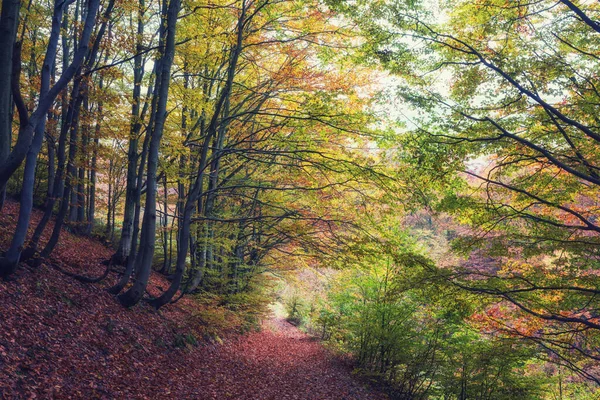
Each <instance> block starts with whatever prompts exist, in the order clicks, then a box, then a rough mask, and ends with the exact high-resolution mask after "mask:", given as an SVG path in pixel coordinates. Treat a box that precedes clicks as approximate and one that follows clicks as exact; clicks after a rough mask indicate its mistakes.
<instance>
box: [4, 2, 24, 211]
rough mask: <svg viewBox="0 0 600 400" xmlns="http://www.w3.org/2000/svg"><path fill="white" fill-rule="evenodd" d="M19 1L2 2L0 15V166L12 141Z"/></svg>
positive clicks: (7, 153)
mask: <svg viewBox="0 0 600 400" xmlns="http://www.w3.org/2000/svg"><path fill="white" fill-rule="evenodd" d="M20 8H21V1H20V0H2V12H1V13H0V165H2V164H4V163H5V162H6V160H7V158H8V155H9V154H10V147H11V141H12V109H13V100H12V96H11V79H12V65H13V49H14V44H15V40H16V37H17V28H18V26H19V10H20ZM5 197H6V186H5V185H0V210H2V207H3V206H4V201H5Z"/></svg>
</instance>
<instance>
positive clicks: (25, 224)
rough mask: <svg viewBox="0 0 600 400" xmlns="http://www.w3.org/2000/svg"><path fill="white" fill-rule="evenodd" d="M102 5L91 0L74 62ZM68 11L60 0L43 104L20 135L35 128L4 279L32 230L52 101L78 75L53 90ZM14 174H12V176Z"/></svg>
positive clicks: (2, 264) (0, 264)
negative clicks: (54, 69) (37, 175)
mask: <svg viewBox="0 0 600 400" xmlns="http://www.w3.org/2000/svg"><path fill="white" fill-rule="evenodd" d="M98 6H99V0H90V11H89V18H87V19H86V21H85V25H84V29H83V32H82V40H83V41H82V46H81V47H80V48H79V49H78V50H77V54H76V55H75V57H74V60H73V62H74V63H78V64H81V62H82V61H83V58H84V56H85V53H86V52H87V50H88V41H89V37H90V35H91V33H92V28H93V25H94V22H95V20H96V12H97V10H98ZM65 8H66V3H65V2H63V1H61V0H57V2H56V3H55V8H54V14H53V17H52V29H51V33H50V40H49V42H48V47H47V49H46V55H45V58H44V65H43V68H42V84H41V88H40V103H39V104H38V108H37V109H36V111H35V112H34V113H33V114H32V116H31V118H30V119H29V124H28V125H27V126H26V129H27V132H25V131H22V132H21V133H20V134H19V140H20V139H21V135H26V136H29V135H30V134H31V133H33V132H34V129H35V134H34V136H33V142H32V143H31V146H29V145H28V146H26V147H27V162H26V165H25V173H24V177H23V185H22V190H21V207H20V209H19V220H18V222H17V227H16V229H15V234H14V236H13V240H12V243H11V247H10V248H9V250H8V252H7V253H6V256H5V257H4V258H2V259H0V275H2V276H9V275H11V274H12V273H14V271H15V270H16V267H17V265H18V263H19V259H20V256H21V251H22V249H23V244H24V242H25V237H26V234H27V230H28V228H29V220H30V217H31V210H32V207H33V188H34V178H35V176H34V174H35V169H36V164H37V157H38V154H39V152H40V150H41V147H42V143H43V139H44V130H45V118H46V113H47V111H48V109H49V108H50V106H51V104H52V102H53V101H54V99H55V98H56V96H57V95H58V92H59V89H60V86H61V85H62V86H63V87H64V85H66V84H67V82H68V81H70V80H71V78H72V77H73V76H74V75H75V71H73V70H69V68H71V67H72V66H73V65H70V66H69V68H68V69H67V71H65V72H64V73H63V75H62V76H61V78H60V79H59V82H57V84H56V85H54V87H53V88H52V89H50V75H51V71H52V65H53V63H54V62H55V58H56V48H57V45H58V39H59V34H60V25H61V22H62V15H63V12H64V10H65ZM59 83H61V85H59ZM18 146H19V143H17V145H16V146H15V148H17V147H18ZM20 150H21V149H19V151H20ZM11 155H12V154H11ZM9 161H10V156H9ZM19 164H20V162H19ZM15 169H16V167H15ZM13 172H14V171H13ZM0 174H1V173H0ZM10 175H12V173H11V174H10ZM10 175H8V176H7V175H4V177H5V178H6V180H8V177H9V176H10ZM5 184H6V181H4V182H0V187H4V186H5Z"/></svg>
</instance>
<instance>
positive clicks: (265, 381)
mask: <svg viewBox="0 0 600 400" xmlns="http://www.w3.org/2000/svg"><path fill="white" fill-rule="evenodd" d="M218 353H219V354H218V355H219V357H218V359H220V361H221V362H222V368H219V369H221V370H223V371H228V372H229V376H227V377H224V379H225V381H224V382H223V383H224V385H223V386H221V385H219V384H215V385H209V386H208V387H209V388H210V391H211V393H210V396H212V397H207V398H214V399H218V398H236V399H273V400H276V399H383V398H384V397H383V396H381V395H377V394H375V393H374V392H372V391H370V390H369V389H368V388H366V387H364V385H361V384H360V383H358V382H357V380H356V378H355V377H353V376H352V374H351V370H350V368H349V367H348V366H347V365H345V364H343V363H342V362H340V360H339V359H337V358H335V357H333V356H332V355H331V354H330V353H329V352H328V351H326V350H325V349H324V348H323V346H322V345H321V344H320V343H319V341H317V340H315V339H313V338H311V337H309V336H308V335H306V334H304V333H302V332H300V331H299V330H298V329H297V328H296V327H294V326H292V325H290V324H289V323H288V322H286V321H285V320H283V319H280V318H273V319H271V320H269V321H268V322H267V323H265V324H264V329H263V330H262V331H261V332H258V333H253V334H250V335H248V336H245V337H243V338H240V340H239V341H237V342H236V343H233V344H230V345H229V346H224V347H222V348H221V349H220V351H219V352H218ZM228 366H229V367H228ZM221 387H225V388H228V390H226V391H223V390H222V389H221ZM198 395H199V396H201V393H200V392H198ZM227 396H229V397H227Z"/></svg>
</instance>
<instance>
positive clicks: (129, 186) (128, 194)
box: [113, 0, 145, 264]
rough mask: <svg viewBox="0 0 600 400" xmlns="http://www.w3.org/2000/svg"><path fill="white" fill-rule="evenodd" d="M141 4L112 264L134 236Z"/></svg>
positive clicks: (126, 253)
mask: <svg viewBox="0 0 600 400" xmlns="http://www.w3.org/2000/svg"><path fill="white" fill-rule="evenodd" d="M144 8H145V2H144V0H140V2H139V5H138V18H137V43H136V56H135V58H134V61H133V62H134V67H133V102H132V105H131V128H130V133H129V149H128V150H127V183H126V189H125V211H124V213H123V226H122V228H121V238H120V240H119V247H118V248H117V252H116V253H115V254H114V256H113V263H115V264H124V263H126V262H127V257H129V253H130V252H131V242H132V233H133V220H134V219H135V216H134V211H135V206H136V203H137V199H136V197H135V195H136V192H137V190H136V188H137V180H138V177H137V176H136V170H137V160H138V137H139V135H140V131H141V128H142V123H141V122H142V121H141V120H142V118H141V116H140V101H141V87H142V79H143V77H144V65H143V56H142V46H143V43H142V40H143V35H144Z"/></svg>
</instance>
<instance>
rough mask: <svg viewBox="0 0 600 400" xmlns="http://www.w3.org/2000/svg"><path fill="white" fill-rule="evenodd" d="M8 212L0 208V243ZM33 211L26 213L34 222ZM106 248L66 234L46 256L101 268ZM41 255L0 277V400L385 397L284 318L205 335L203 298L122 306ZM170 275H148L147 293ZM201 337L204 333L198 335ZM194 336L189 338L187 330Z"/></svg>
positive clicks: (4, 241)
mask: <svg viewBox="0 0 600 400" xmlns="http://www.w3.org/2000/svg"><path fill="white" fill-rule="evenodd" d="M17 215H18V204H17V203H14V202H9V203H8V204H7V205H5V209H4V210H3V212H2V214H1V215H0V248H7V247H8V240H9V238H10V235H11V233H12V229H13V227H14V224H15V221H16V218H17ZM39 218H40V213H39V212H37V211H36V212H35V214H34V216H33V223H32V225H34V226H35V223H36V222H37V220H39ZM111 254H112V250H110V249H109V248H107V247H105V246H103V245H102V244H100V243H99V242H98V241H94V240H92V239H88V238H84V237H78V236H75V235H71V234H69V233H68V232H64V233H63V234H62V236H61V242H60V244H59V245H58V246H57V249H56V250H55V254H54V258H53V259H52V260H51V262H52V263H54V264H58V265H60V266H61V267H62V268H63V269H68V270H70V271H71V272H76V273H78V274H86V275H89V276H100V275H101V274H102V272H103V270H104V268H105V267H104V266H103V265H101V264H100V262H101V261H103V260H106V259H108V258H109V257H110V255H111ZM115 278H116V275H115V274H111V275H109V277H108V278H107V279H105V280H104V281H103V282H100V283H97V284H86V283H81V282H79V281H77V280H75V279H73V278H71V277H68V276H66V275H64V274H62V273H61V272H58V271H57V270H56V269H55V268H53V267H51V266H49V265H45V264H43V265H42V266H40V267H39V268H37V269H32V268H29V267H21V268H20V270H19V271H18V273H17V276H16V279H15V280H14V281H10V282H4V281H0V398H2V399H13V398H19V399H21V398H29V399H31V398H43V399H47V398H56V399H68V398H76V399H97V398H101V399H273V400H275V399H385V398H386V397H385V396H383V395H381V394H379V393H377V392H376V391H374V390H373V389H370V388H367V387H366V386H365V385H364V384H362V383H360V382H359V381H358V380H357V378H356V377H355V376H353V375H352V372H351V370H352V369H351V366H350V365H349V364H348V363H347V362H344V361H342V360H341V359H339V358H337V357H336V356H334V355H332V354H331V353H330V352H329V351H327V350H326V349H324V348H323V347H322V345H321V344H320V343H319V342H318V341H317V340H315V339H313V338H311V337H310V336H308V335H306V334H304V333H302V332H300V331H299V330H298V329H297V328H295V327H293V326H292V325H290V324H289V323H287V322H286V321H285V320H283V319H280V318H276V317H271V318H270V319H267V320H266V321H264V322H263V329H262V330H261V331H260V332H252V333H248V334H245V335H240V334H232V333H227V334H225V335H223V337H224V339H223V340H217V341H215V340H209V339H210V336H206V332H208V331H210V329H209V328H210V326H209V325H210V323H209V322H208V321H207V319H206V313H203V312H202V307H203V305H202V304H201V303H199V302H197V301H196V300H194V299H193V298H190V297H185V298H183V299H182V300H181V301H179V302H178V303H176V304H172V305H168V306H166V307H164V308H163V309H161V310H160V311H159V312H156V311H154V310H153V309H152V308H150V307H149V306H148V305H147V304H142V305H139V306H136V307H134V308H132V309H125V308H123V307H121V306H120V305H119V304H118V302H117V301H116V300H115V298H114V297H113V296H111V295H110V294H108V293H107V292H106V290H105V289H106V288H107V287H109V286H110V284H112V283H113V282H114V280H115ZM167 284H168V282H167V281H166V280H165V279H164V278H163V277H162V276H160V275H158V274H153V276H152V278H151V285H150V289H149V291H150V293H154V294H156V293H157V290H159V288H161V287H162V288H165V287H166V285H167ZM203 335H204V336H203ZM197 338H198V339H197Z"/></svg>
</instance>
